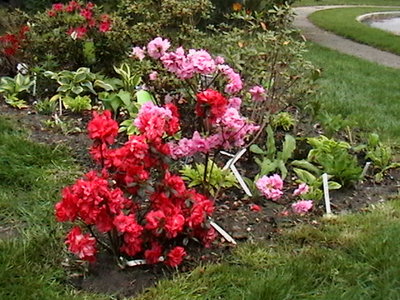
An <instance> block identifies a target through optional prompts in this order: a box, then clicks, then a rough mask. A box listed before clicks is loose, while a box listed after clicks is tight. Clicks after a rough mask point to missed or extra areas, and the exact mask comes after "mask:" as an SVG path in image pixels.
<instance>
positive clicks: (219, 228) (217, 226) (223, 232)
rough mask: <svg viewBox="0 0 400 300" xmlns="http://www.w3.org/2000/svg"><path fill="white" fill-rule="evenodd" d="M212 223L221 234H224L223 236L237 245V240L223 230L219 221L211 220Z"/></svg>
mask: <svg viewBox="0 0 400 300" xmlns="http://www.w3.org/2000/svg"><path fill="white" fill-rule="evenodd" d="M210 225H211V226H212V227H213V228H214V229H215V230H216V231H218V233H219V234H220V235H222V237H223V238H224V239H225V240H226V241H227V242H228V243H232V244H234V245H237V243H236V241H235V240H234V239H233V237H231V236H230V235H229V233H227V232H226V231H225V230H223V229H222V228H221V227H220V226H219V225H218V224H217V223H215V222H213V221H210Z"/></svg>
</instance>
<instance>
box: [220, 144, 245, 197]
mask: <svg viewBox="0 0 400 300" xmlns="http://www.w3.org/2000/svg"><path fill="white" fill-rule="evenodd" d="M245 152H246V148H243V149H242V150H240V151H239V152H238V153H236V154H235V155H233V154H231V153H228V152H225V151H221V153H222V154H224V155H226V156H230V157H232V158H231V159H230V160H228V162H227V163H226V164H225V166H224V167H223V168H222V169H223V170H226V169H228V168H229V169H231V170H232V173H233V175H235V177H236V179H237V181H238V182H239V184H240V186H241V187H242V189H243V191H244V192H245V193H246V195H247V196H250V197H252V196H253V195H252V194H251V192H250V189H249V188H248V186H247V184H246V183H245V182H244V180H243V178H242V176H241V175H240V173H239V171H238V169H237V168H236V167H235V163H236V162H237V161H238V160H239V159H240V158H241V157H242V156H243V154H244V153H245Z"/></svg>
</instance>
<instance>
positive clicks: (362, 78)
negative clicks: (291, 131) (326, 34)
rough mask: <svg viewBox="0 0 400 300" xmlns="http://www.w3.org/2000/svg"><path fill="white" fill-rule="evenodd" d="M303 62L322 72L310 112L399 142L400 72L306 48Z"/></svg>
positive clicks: (318, 48) (318, 49)
mask: <svg viewBox="0 0 400 300" xmlns="http://www.w3.org/2000/svg"><path fill="white" fill-rule="evenodd" d="M307 58H308V59H309V60H311V61H312V62H313V63H314V64H315V65H316V66H318V67H320V68H322V77H321V78H320V79H319V81H318V82H317V84H318V87H317V94H316V97H315V100H314V101H313V102H311V103H314V104H315V105H314V110H318V106H319V105H320V106H321V108H320V110H322V111H324V110H325V111H327V112H328V113H329V114H332V115H339V114H340V115H342V117H343V118H344V119H348V120H351V121H355V122H356V123H357V124H358V127H360V128H362V129H363V130H365V131H370V132H371V131H376V132H377V133H379V134H380V135H381V137H382V138H384V139H385V140H386V141H391V142H394V143H396V144H398V143H399V142H400V119H399V118H398V116H399V114H400V103H399V101H398V99H400V86H399V85H398V83H397V80H396V79H395V78H399V76H400V70H395V69H392V68H388V67H384V66H380V65H378V64H375V63H371V62H367V61H365V60H362V59H359V58H356V57H353V56H349V55H344V54H340V53H338V52H336V51H333V50H329V49H326V48H324V47H320V46H318V45H314V44H310V52H309V53H308V54H307Z"/></svg>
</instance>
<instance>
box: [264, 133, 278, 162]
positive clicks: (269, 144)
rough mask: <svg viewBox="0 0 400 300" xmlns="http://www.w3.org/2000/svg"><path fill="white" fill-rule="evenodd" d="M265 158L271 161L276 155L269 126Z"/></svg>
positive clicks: (272, 134)
mask: <svg viewBox="0 0 400 300" xmlns="http://www.w3.org/2000/svg"><path fill="white" fill-rule="evenodd" d="M266 131H267V142H266V146H267V154H266V155H267V157H268V158H269V159H273V158H274V157H275V155H276V147H275V138H274V132H273V131H272V127H271V125H268V126H267V129H266Z"/></svg>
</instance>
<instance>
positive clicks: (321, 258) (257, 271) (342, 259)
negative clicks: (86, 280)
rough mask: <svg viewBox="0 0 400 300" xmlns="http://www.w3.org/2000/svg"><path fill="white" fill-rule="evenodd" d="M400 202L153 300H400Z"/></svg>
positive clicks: (178, 283)
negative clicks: (398, 241)
mask: <svg viewBox="0 0 400 300" xmlns="http://www.w3.org/2000/svg"><path fill="white" fill-rule="evenodd" d="M399 219H400V202H398V201H396V202H391V203H387V204H385V205H382V206H380V207H379V209H373V210H372V211H371V212H370V213H363V214H355V215H348V216H342V217H337V218H333V219H323V220H321V223H320V224H319V225H318V226H311V225H303V226H301V227H298V228H296V229H294V230H293V231H289V232H287V233H286V234H285V235H284V236H283V237H282V238H279V239H278V241H277V242H276V243H274V244H273V245H269V246H268V245H250V244H247V245H244V246H241V247H238V248H237V249H236V251H235V253H234V254H233V256H232V257H230V259H228V261H227V262H225V263H222V264H219V265H208V266H201V267H198V268H197V269H196V270H195V271H194V272H192V273H190V274H180V275H177V276H176V277H175V278H174V279H173V280H168V281H163V282H161V283H160V284H159V286H158V287H157V288H154V289H151V290H150V291H149V292H148V293H146V294H144V295H142V296H141V297H139V298H138V300H150V299H153V300H155V299H160V300H162V299H165V300H167V299H249V300H251V299H265V300H268V299H271V300H279V299H332V300H333V299H335V300H337V299H346V300H349V299H360V300H361V299H363V300H367V299H399V297H400V285H399V283H400V282H399V281H400V279H399V278H400V277H399V275H400V269H399V267H400V257H399V256H398V251H399V250H400V244H398V243H397V242H396V240H397V237H398V235H399V234H400V224H399Z"/></svg>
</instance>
